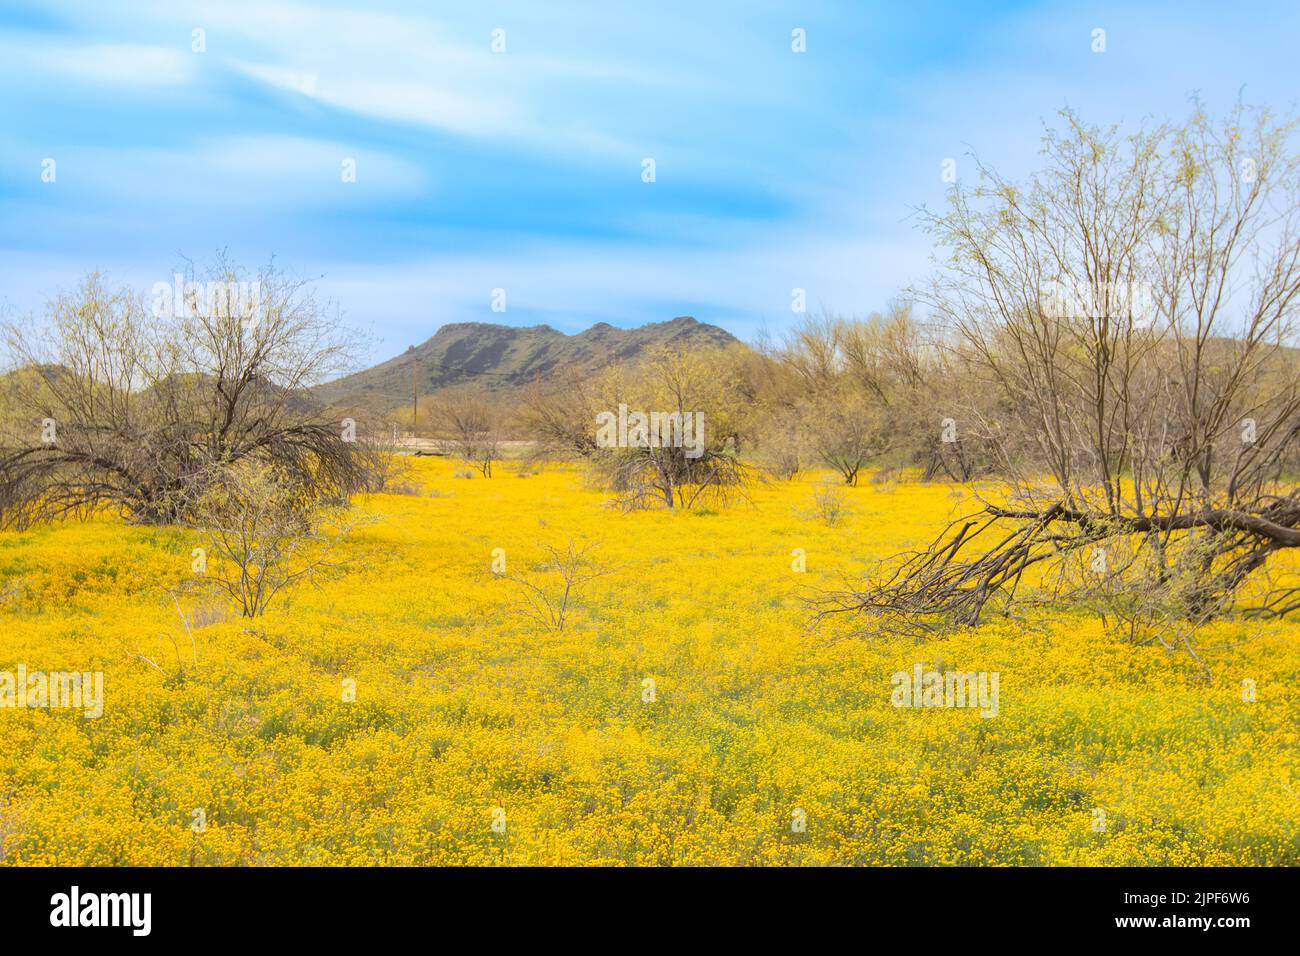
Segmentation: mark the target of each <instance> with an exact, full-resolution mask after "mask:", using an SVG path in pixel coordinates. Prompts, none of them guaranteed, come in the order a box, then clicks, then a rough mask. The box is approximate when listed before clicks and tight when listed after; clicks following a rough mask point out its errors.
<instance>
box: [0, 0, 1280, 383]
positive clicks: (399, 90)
mask: <svg viewBox="0 0 1300 956" xmlns="http://www.w3.org/2000/svg"><path fill="white" fill-rule="evenodd" d="M380 6H381V5H363V4H360V3H357V2H337V3H335V2H324V3H311V4H309V3H300V2H297V0H291V2H281V0H265V2H251V0H236V2H231V3H223V4H221V5H220V6H219V7H217V6H213V5H208V4H205V3H199V2H175V3H162V2H153V0H147V2H141V3H135V4H132V5H131V6H130V8H129V12H125V11H124V10H108V9H105V8H104V5H102V4H95V3H90V2H84V0H74V2H68V3H61V4H59V5H57V7H56V6H54V5H50V4H34V3H26V2H22V0H19V2H17V3H10V4H7V5H6V6H5V7H4V8H3V9H0V81H2V82H3V83H4V84H5V88H6V90H7V93H6V95H5V97H4V98H3V99H2V100H0V121H2V122H3V124H4V129H5V136H4V139H3V146H2V147H0V250H2V251H0V309H3V310H4V311H5V312H6V313H7V314H10V315H16V316H19V317H21V316H25V315H28V314H36V315H39V314H40V312H41V311H42V308H43V304H44V303H45V302H46V301H47V300H48V299H49V298H50V297H52V296H53V295H55V294H56V293H58V292H59V291H61V290H66V289H69V288H72V287H74V286H75V285H76V284H77V283H78V282H79V280H80V279H81V278H82V277H83V276H84V275H85V274H86V273H87V272H90V271H92V270H99V271H101V272H103V273H106V274H107V275H108V277H109V279H110V281H112V282H113V283H114V284H124V285H129V286H132V287H134V288H137V289H140V290H141V291H147V290H148V289H149V288H150V287H151V286H152V285H153V284H154V283H156V282H158V281H167V280H170V278H171V276H172V273H173V272H174V271H176V270H177V269H178V268H179V267H180V266H181V265H182V264H183V261H184V258H185V257H188V258H191V259H195V260H198V261H200V262H201V261H203V260H205V259H210V258H211V257H212V256H213V255H214V253H216V252H217V251H218V250H222V249H224V250H227V251H228V254H229V255H230V257H231V258H232V259H234V260H235V261H237V262H239V263H241V264H242V265H244V266H246V267H248V268H256V267H257V266H259V265H260V264H262V263H264V262H265V261H267V259H269V258H271V257H272V256H274V257H275V259H276V261H277V262H278V263H279V264H280V265H281V267H282V268H284V269H285V270H286V271H287V272H288V273H289V274H291V275H294V276H299V277H303V278H314V277H319V278H316V287H317V290H318V295H319V297H320V298H322V299H327V300H330V301H332V302H334V303H336V304H337V305H338V306H339V308H340V309H341V310H342V312H343V314H344V316H345V318H346V320H347V321H348V322H349V324H351V325H353V326H355V327H357V328H359V329H361V330H363V331H365V332H366V333H367V334H368V336H369V337H370V339H371V345H370V348H369V353H368V354H367V355H366V357H365V358H366V362H367V364H371V363H374V362H378V361H381V360H383V359H386V358H389V357H391V356H393V355H397V354H399V353H400V352H402V351H403V350H404V349H406V348H407V347H408V346H410V345H413V344H418V343H419V342H422V341H424V340H426V339H427V338H429V337H430V336H431V335H433V333H434V332H435V331H436V329H437V328H438V327H440V326H441V325H444V324H448V323H454V322H497V323H502V324H508V325H517V326H530V325H541V324H545V325H550V326H552V327H553V328H555V329H558V330H559V331H562V332H565V333H570V334H571V333H574V332H578V331H581V330H582V329H585V328H588V327H589V326H591V325H593V324H595V323H597V322H608V323H610V324H612V325H615V326H618V327H621V328H630V327H634V326H638V325H642V324H645V323H647V322H660V321H667V320H669V319H671V318H673V317H674V316H678V315H691V316H694V317H695V318H696V319H698V320H699V321H702V322H709V323H712V324H715V325H719V326H721V327H722V328H725V329H727V330H728V331H730V332H732V333H733V334H735V335H737V336H738V337H740V338H742V339H746V340H752V339H753V338H754V337H755V336H756V335H757V334H759V332H760V331H762V330H764V329H766V330H769V331H770V332H773V333H779V332H780V331H781V330H782V329H784V328H786V327H788V325H789V324H791V322H793V321H797V320H798V319H799V318H801V316H799V315H798V314H796V313H794V312H793V311H792V308H791V297H792V290H794V289H803V290H805V294H806V301H807V308H808V310H809V311H810V312H815V311H819V310H821V309H826V310H829V311H834V312H839V313H843V314H858V315H862V314H867V313H869V312H872V311H878V310H881V309H883V308H884V307H885V306H886V305H887V303H888V302H889V301H890V299H892V298H894V297H896V296H898V295H899V294H900V293H901V292H902V291H903V289H904V288H905V287H906V286H907V285H909V284H910V283H914V282H919V281H921V280H923V279H924V278H925V277H926V275H928V274H929V272H930V271H931V266H930V260H929V257H930V252H931V247H930V243H929V241H928V239H927V238H926V237H925V236H924V235H923V234H922V233H921V232H920V231H919V230H918V229H917V228H916V223H915V220H914V211H915V209H916V208H917V207H919V206H922V205H928V206H931V207H940V206H942V204H943V199H944V192H945V190H946V188H947V183H946V182H945V181H944V178H943V172H944V169H945V161H946V160H952V161H953V162H954V165H953V166H952V167H950V168H953V169H954V170H955V173H956V175H957V177H958V178H959V179H963V180H964V179H965V178H966V177H967V176H969V175H971V173H972V172H973V168H974V165H973V159H972V154H977V155H978V156H979V158H980V159H981V160H982V161H984V162H986V163H988V164H990V165H992V166H993V167H995V168H997V169H998V170H999V171H1001V172H1003V173H1005V174H1008V175H1011V176H1013V177H1020V176H1023V175H1025V174H1027V173H1029V172H1031V171H1032V170H1034V169H1035V167H1036V161H1037V159H1038V156H1037V150H1038V145H1039V140H1040V137H1041V135H1042V132H1043V126H1044V123H1051V122H1053V120H1054V118H1055V116H1056V114H1057V112H1058V111H1059V110H1061V109H1063V108H1067V107H1068V108H1071V109H1074V110H1076V111H1077V112H1078V113H1079V114H1080V116H1081V117H1082V118H1083V119H1084V120H1086V121H1088V122H1090V123H1095V124H1098V125H1110V124H1112V123H1120V124H1123V125H1124V126H1125V127H1127V128H1133V127H1135V125H1136V124H1138V123H1140V122H1141V121H1143V120H1144V118H1151V119H1153V120H1156V121H1163V120H1179V119H1182V118H1183V117H1185V116H1186V115H1187V114H1188V113H1189V112H1190V110H1191V104H1190V97H1191V96H1192V95H1193V94H1195V95H1199V97H1200V98H1201V99H1202V101H1203V102H1204V103H1205V105H1206V106H1207V108H1208V109H1209V110H1210V111H1211V112H1212V113H1214V114H1216V115H1219V114H1222V113H1224V112H1226V111H1227V110H1228V109H1229V108H1230V107H1231V106H1232V104H1233V102H1235V100H1236V99H1237V98H1238V96H1241V98H1242V99H1244V100H1245V101H1246V102H1248V103H1253V104H1258V105H1261V106H1267V107H1270V108H1272V109H1273V110H1275V111H1276V112H1278V113H1288V112H1291V111H1294V109H1295V98H1296V91H1297V89H1298V88H1300V84H1297V83H1296V78H1297V70H1296V68H1295V66H1294V64H1293V63H1292V59H1293V58H1294V53H1293V52H1292V50H1291V49H1290V47H1291V46H1292V45H1293V44H1294V38H1295V37H1296V36H1297V35H1300V5H1297V4H1288V3H1282V2H1259V3H1247V4H1243V5H1241V6H1236V7H1232V8H1231V9H1228V8H1225V7H1222V6H1219V5H1216V4H1212V3H1175V2H1159V3H1146V4H1142V5H1141V6H1140V7H1135V8H1130V6H1129V5H1125V4H1116V3H1096V4H1089V5H1087V6H1086V7H1080V6H1079V5H1077V4H1068V3H1057V2H1031V0H1020V2H1009V3H1003V4H999V5H998V7H997V9H996V10H988V9H986V8H985V5H980V4H959V3H953V2H933V3H918V4H908V5H906V6H904V5H885V4H861V3H831V2H824V3H803V4H794V3H773V2H759V3H747V4H740V3H726V4H712V5H707V6H706V5H703V4H686V3H666V4H658V5H655V6H653V7H652V8H647V7H645V6H641V5H634V4H618V5H609V4H596V3H579V2H571V3H556V4H547V5H546V6H545V8H544V9H543V8H541V7H540V5H535V4H522V3H480V4H456V5H439V6H438V8H437V9H436V11H434V12H429V11H428V10H426V9H424V5H419V4H414V3H391V4H383V5H382V9H380ZM1097 30H1104V31H1105V32H1104V50H1097V49H1096V48H1097V46H1098V35H1097V33H1096V31H1097ZM51 160H52V161H53V163H51V162H50V161H51ZM647 160H653V164H654V165H653V173H654V175H653V181H646V180H647V164H646V161H647ZM352 172H354V173H355V176H354V177H353V178H352V179H349V176H350V174H351V173H352ZM498 289H502V290H505V303H506V308H505V311H504V312H501V311H494V310H493V303H494V290H498ZM495 301H496V303H497V304H498V305H499V304H500V296H499V295H498V296H496V297H495Z"/></svg>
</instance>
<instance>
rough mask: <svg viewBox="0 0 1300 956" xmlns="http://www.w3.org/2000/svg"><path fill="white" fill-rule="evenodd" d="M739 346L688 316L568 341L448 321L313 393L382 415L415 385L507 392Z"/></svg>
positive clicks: (586, 332)
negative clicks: (658, 357)
mask: <svg viewBox="0 0 1300 956" xmlns="http://www.w3.org/2000/svg"><path fill="white" fill-rule="evenodd" d="M737 342H739V340H738V339H737V338H736V337H735V336H733V335H732V334H731V333H730V332H727V331H726V330H724V329H721V328H719V327H718V326H716V325H710V324H708V323H706V322H700V321H698V320H697V319H695V318H694V317H693V316H689V315H679V316H677V317H675V318H673V319H669V320H666V321H664V322H651V323H647V324H645V325H640V326H637V327H635V328H631V329H620V328H617V327H616V326H613V325H610V324H609V323H608V322H597V323H596V324H594V325H592V326H591V327H590V328H587V329H583V330H582V331H581V332H575V333H574V334H572V335H568V334H565V333H563V332H559V331H557V330H556V329H554V328H552V327H551V326H549V325H529V326H512V325H498V324H496V323H492V322H452V323H448V324H447V325H444V326H441V327H440V328H439V329H438V330H437V331H436V332H434V334H433V335H431V336H430V337H429V338H428V339H426V340H425V341H423V342H421V343H420V344H419V345H412V346H409V347H407V349H406V350H405V351H404V352H402V353H401V354H399V355H395V356H393V357H392V358H390V359H386V360H385V361H383V362H380V363H378V364H377V365H373V366H371V367H370V368H367V369H362V370H360V371H357V372H352V373H350V374H348V375H344V376H342V377H340V378H338V379H335V380H333V381H330V382H325V383H323V384H321V385H317V386H316V387H314V388H313V389H312V393H313V394H314V395H315V397H316V398H317V399H318V400H320V401H322V402H324V403H326V404H328V405H337V406H348V407H355V408H361V409H366V410H369V411H376V412H381V411H389V410H392V409H396V408H401V407H405V406H409V405H410V402H411V393H412V388H413V386H414V387H415V388H416V389H417V390H418V392H419V394H420V395H421V396H423V395H427V394H430V393H432V392H435V391H438V390H439V389H442V388H446V387H448V386H451V385H460V384H464V383H475V384H480V385H482V386H483V387H485V388H487V389H489V390H492V391H508V390H510V389H512V388H516V387H519V386H522V385H526V384H528V383H530V382H534V381H539V380H545V379H549V378H551V377H552V376H553V375H556V374H558V373H561V372H568V371H576V372H579V373H589V372H594V371H596V370H598V369H600V368H602V367H604V366H606V365H608V364H610V363H611V362H629V361H635V360H637V359H638V358H640V357H642V356H644V355H646V354H648V353H649V352H650V351H652V350H654V349H657V348H662V347H672V348H681V347H692V348H725V347H727V346H729V345H732V344H734V343H737ZM412 371H414V378H415V381H414V382H412Z"/></svg>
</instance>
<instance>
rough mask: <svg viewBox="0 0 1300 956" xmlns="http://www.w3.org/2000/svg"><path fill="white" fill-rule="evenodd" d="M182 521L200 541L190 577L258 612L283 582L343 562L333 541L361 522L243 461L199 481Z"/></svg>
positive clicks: (313, 576)
mask: <svg viewBox="0 0 1300 956" xmlns="http://www.w3.org/2000/svg"><path fill="white" fill-rule="evenodd" d="M189 520H190V524H191V526H192V527H193V528H195V529H196V530H197V531H198V532H199V533H200V534H201V535H202V536H203V539H204V540H205V542H206V554H205V560H206V568H205V572H204V575H203V577H201V578H200V579H199V582H198V583H199V584H200V585H205V586H210V587H213V588H216V589H217V590H219V591H221V592H223V593H224V594H226V595H227V596H229V597H230V598H231V599H232V600H233V601H234V602H235V604H236V605H237V606H238V607H239V609H240V613H241V614H243V616H245V617H260V616H261V615H262V614H263V613H264V612H265V611H266V608H267V606H268V605H269V604H270V603H271V601H272V600H273V599H274V598H275V597H276V595H278V594H279V593H280V592H281V591H283V590H284V589H285V588H287V587H289V586H290V585H293V584H295V583H298V582H302V581H317V580H318V579H320V578H321V577H322V576H325V575H327V574H330V573H333V572H337V571H338V570H340V569H341V568H343V567H344V566H345V564H346V563H348V562H346V561H345V560H343V559H341V558H339V557H338V555H337V551H338V548H339V545H340V544H341V543H342V542H343V540H344V538H346V536H347V535H348V534H349V533H350V532H351V531H352V529H353V528H355V527H356V526H357V524H358V523H359V522H360V521H361V519H360V518H358V517H357V516H356V515H354V514H350V513H349V512H348V511H347V510H346V509H344V508H340V507H329V506H328V505H327V504H325V503H323V502H321V500H320V499H319V498H318V497H317V496H316V495H315V494H314V492H313V490H312V489H311V488H310V487H304V486H303V485H302V484H301V483H299V482H298V481H297V479H296V477H295V476H294V475H292V474H289V473H286V472H285V471H284V470H282V469H278V468H275V467H272V466H265V465H258V464H251V463H250V464H244V465H240V466H237V467H235V468H231V469H223V470H222V471H221V472H220V473H219V474H218V475H216V476H215V477H214V478H213V479H212V480H211V481H208V482H206V483H205V486H204V491H203V493H202V495H200V496H199V498H198V500H197V501H196V502H195V506H194V508H193V509H192V516H191V518H190V519H189ZM187 629H188V625H187Z"/></svg>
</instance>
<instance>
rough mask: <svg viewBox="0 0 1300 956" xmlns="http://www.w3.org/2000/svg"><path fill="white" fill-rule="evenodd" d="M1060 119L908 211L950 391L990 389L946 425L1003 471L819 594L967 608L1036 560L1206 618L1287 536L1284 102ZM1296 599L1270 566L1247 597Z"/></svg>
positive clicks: (1057, 582) (1068, 577)
mask: <svg viewBox="0 0 1300 956" xmlns="http://www.w3.org/2000/svg"><path fill="white" fill-rule="evenodd" d="M1064 117H1065V126H1066V128H1065V130H1064V131H1063V132H1060V133H1057V132H1049V133H1048V134H1047V136H1046V138H1045V155H1046V157H1047V168H1046V170H1045V171H1044V172H1043V173H1042V174H1041V175H1039V176H1036V177H1033V178H1032V179H1030V180H1029V181H1028V182H1027V183H1024V184H1014V183H1011V182H1009V181H1007V180H1005V179H1003V178H1001V177H1000V176H998V175H997V174H996V173H995V172H993V171H992V170H989V169H987V168H984V167H981V168H980V173H981V180H980V185H979V186H978V187H977V188H975V189H973V190H970V191H967V190H964V189H962V188H954V190H953V192H952V195H951V201H952V205H951V209H950V211H949V212H947V213H945V214H941V215H940V214H931V213H928V212H927V213H923V217H924V220H925V222H926V224H927V225H928V226H929V228H930V229H931V230H932V231H933V232H934V234H935V235H936V237H937V238H938V240H939V242H940V244H941V245H942V246H943V247H944V248H945V249H946V250H947V252H948V253H950V256H949V257H948V262H949V263H950V265H949V268H948V270H947V272H946V273H945V274H943V275H942V276H941V277H940V278H938V279H937V280H936V281H935V283H934V285H933V286H932V287H930V288H929V289H927V290H924V291H923V292H922V293H920V295H921V298H922V300H923V301H924V302H926V303H927V304H928V305H929V306H930V307H931V308H932V309H933V311H934V312H935V314H936V315H937V316H938V317H939V318H940V319H941V320H942V321H944V322H945V323H946V324H947V325H948V326H949V328H950V329H951V332H952V335H953V337H954V339H955V341H956V342H957V343H958V344H959V345H960V347H961V349H962V350H963V351H964V353H965V356H966V361H965V363H964V364H963V365H961V366H960V367H961V368H962V369H963V371H964V373H966V374H969V375H970V376H972V377H973V378H974V379H975V380H974V381H971V382H966V383H963V386H964V387H963V388H962V391H963V392H965V393H966V394H971V393H983V394H987V395H993V396H996V398H997V400H998V401H997V403H996V405H995V406H994V408H995V409H996V413H995V414H996V415H997V416H998V417H997V418H996V419H993V420H991V419H990V416H989V414H988V411H989V409H988V407H985V408H984V409H979V408H969V407H968V408H967V409H964V410H963V413H958V414H957V415H956V416H955V418H956V419H957V421H956V424H957V425H958V427H960V428H962V429H964V430H965V431H966V432H967V434H971V433H974V434H975V435H976V436H977V437H979V438H980V439H981V440H984V441H987V442H988V443H990V445H991V446H992V447H995V448H997V449H998V452H999V454H1000V455H1001V457H1002V459H1003V465H1004V468H1005V470H1006V473H1007V474H1008V475H1009V477H1010V478H1011V483H1010V487H1009V488H1008V490H1007V492H1006V494H1004V495H1000V496H998V497H997V498H996V499H994V500H988V501H986V502H984V506H983V508H982V509H981V511H980V512H978V513H976V514H972V515H970V516H967V517H965V518H962V519H960V520H958V521H956V522H955V523H954V524H953V525H952V526H951V527H950V528H949V529H947V531H945V533H944V534H942V535H941V536H940V537H939V538H938V539H937V540H936V541H935V543H934V544H933V545H932V546H931V547H930V548H927V549H925V550H923V551H921V552H918V553H915V554H911V555H907V556H901V557H900V559H899V560H898V561H895V562H892V563H890V564H887V565H886V566H885V567H884V568H882V569H881V572H880V573H879V574H878V575H877V576H875V577H874V578H873V579H872V580H870V581H869V582H868V585H867V587H866V588H865V589H864V590H857V591H853V592H847V593H844V594H840V595H833V596H831V597H830V599H829V600H828V602H827V604H826V605H825V607H824V608H823V610H824V611H825V612H827V613H837V612H847V613H854V614H857V613H877V614H889V615H895V616H897V615H908V616H910V617H911V619H912V620H913V621H917V620H920V619H923V618H926V617H932V618H938V619H944V620H956V621H960V622H963V623H967V624H973V623H975V622H976V621H978V620H979V619H980V617H981V614H982V613H983V612H984V610H985V609H986V607H988V606H989V605H990V602H994V603H996V604H997V605H999V606H1005V604H1006V602H1007V601H1010V600H1012V599H1013V598H1014V597H1015V595H1016V592H1017V589H1018V588H1021V587H1023V586H1025V585H1026V584H1027V583H1028V582H1030V581H1032V582H1033V583H1034V585H1035V586H1036V587H1042V586H1045V585H1046V584H1047V583H1048V582H1051V587H1052V588H1053V589H1054V590H1053V592H1052V593H1055V594H1058V595H1060V594H1061V593H1062V592H1063V591H1065V590H1075V591H1086V590H1087V589H1088V587H1089V580H1090V579H1089V575H1092V576H1093V577H1094V579H1095V576H1097V575H1103V574H1104V575H1108V576H1110V578H1111V581H1112V585H1113V584H1114V582H1116V581H1123V582H1127V585H1128V586H1129V587H1132V588H1137V589H1142V588H1149V587H1151V586H1152V585H1154V586H1157V587H1159V586H1165V587H1167V588H1168V590H1169V591H1170V592H1171V593H1178V594H1179V595H1180V603H1181V606H1182V611H1183V613H1184V614H1185V615H1187V616H1189V617H1191V618H1204V617H1206V616H1207V615H1213V614H1216V613H1222V612H1224V611H1227V610H1230V609H1232V608H1234V607H1239V606H1242V605H1241V602H1240V600H1239V597H1240V595H1241V593H1242V587H1243V585H1244V584H1245V582H1246V581H1247V579H1248V578H1250V577H1251V576H1252V575H1253V574H1255V573H1256V572H1259V571H1260V569H1262V568H1264V567H1265V565H1266V563H1267V562H1268V560H1269V558H1270V557H1271V556H1273V555H1275V554H1276V553H1277V552H1279V551H1281V550H1283V549H1287V548H1293V547H1297V546H1300V489H1297V488H1296V487H1295V486H1294V484H1291V485H1288V482H1294V473H1292V474H1287V473H1286V471H1285V470H1284V467H1285V465H1286V463H1287V462H1293V461H1294V454H1295V447H1296V444H1297V437H1298V436H1300V431H1298V429H1300V374H1298V373H1300V363H1298V362H1297V356H1298V353H1297V352H1296V350H1295V348H1294V344H1295V320H1296V310H1297V303H1298V302H1300V160H1297V158H1296V156H1295V154H1294V153H1293V152H1289V149H1290V147H1291V141H1292V140H1293V139H1294V136H1295V132H1296V124H1295V122H1294V121H1288V122H1282V123H1279V122H1276V121H1274V120H1273V118H1272V117H1271V116H1270V115H1269V114H1268V113H1267V112H1265V111H1259V110H1253V109H1249V108H1246V107H1243V106H1240V105H1239V106H1238V107H1237V108H1236V109H1234V110H1233V111H1232V112H1231V113H1230V114H1229V115H1228V117H1227V118H1226V119H1225V120H1224V121H1223V122H1221V123H1214V122H1212V121H1211V120H1210V119H1209V118H1208V117H1207V116H1206V115H1205V114H1204V112H1203V111H1202V110H1201V109H1200V108H1199V107H1198V108H1197V109H1196V111H1195V112H1194V114H1193V115H1192V117H1191V118H1190V119H1189V120H1188V121H1187V122H1186V123H1185V124H1183V125H1182V126H1179V127H1177V128H1171V127H1166V126H1161V127H1158V128H1155V129H1146V130H1142V131H1140V132H1139V133H1137V134H1135V135H1133V136H1131V137H1127V138H1125V137H1122V136H1121V135H1120V134H1119V133H1118V131H1117V130H1115V129H1114V128H1111V129H1104V130H1103V129H1097V128H1094V127H1090V126H1086V125H1085V124H1083V123H1082V122H1080V121H1079V120H1078V119H1077V118H1076V117H1075V116H1074V115H1073V114H1070V113H1066V114H1064ZM1117 576H1118V577H1117ZM1174 582H1180V583H1179V586H1178V587H1177V588H1174V587H1173V584H1174ZM1298 606H1300V589H1298V588H1296V587H1294V586H1282V587H1280V588H1276V589H1273V588H1269V589H1265V590H1264V593H1262V594H1256V595H1255V599H1254V603H1253V605H1251V606H1249V608H1248V609H1249V610H1251V611H1253V612H1254V613H1259V614H1284V613H1288V612H1289V611H1291V610H1295V609H1296V608H1297V607H1298Z"/></svg>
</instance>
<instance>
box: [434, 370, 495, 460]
mask: <svg viewBox="0 0 1300 956" xmlns="http://www.w3.org/2000/svg"><path fill="white" fill-rule="evenodd" d="M432 413H433V420H434V428H435V429H436V430H437V432H438V434H439V435H440V436H442V437H441V438H440V442H439V443H440V445H441V447H442V448H443V449H444V450H446V451H447V452H448V453H449V454H453V455H457V456H458V457H459V458H460V459H461V460H462V461H465V462H468V463H469V464H472V465H473V466H474V467H475V468H477V469H478V470H479V472H480V473H481V474H482V475H483V477H484V478H491V477H492V463H493V462H494V461H496V460H497V459H498V458H500V457H501V412H500V409H499V408H498V406H497V403H496V402H495V400H494V399H493V398H492V397H491V396H489V395H488V393H487V392H486V391H484V390H483V389H482V388H480V387H478V386H476V385H454V386H452V387H451V388H447V389H444V390H443V391H442V392H440V393H439V394H438V396H437V397H436V398H435V399H434V401H433V403H432ZM470 474H472V472H471V473H470Z"/></svg>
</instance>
